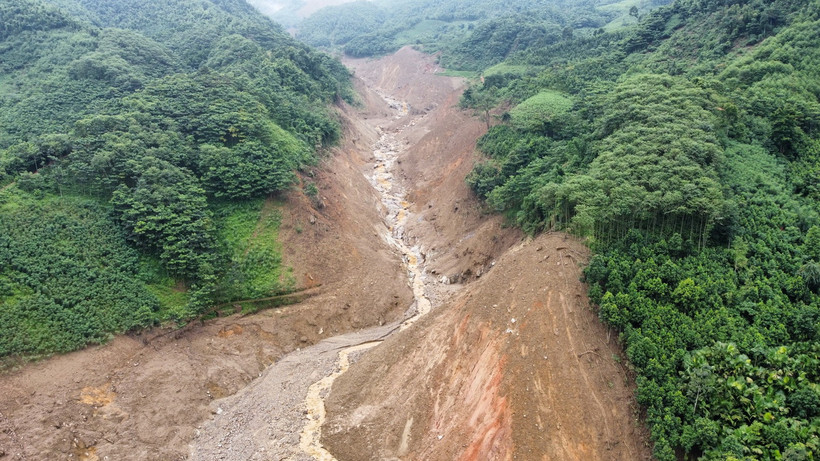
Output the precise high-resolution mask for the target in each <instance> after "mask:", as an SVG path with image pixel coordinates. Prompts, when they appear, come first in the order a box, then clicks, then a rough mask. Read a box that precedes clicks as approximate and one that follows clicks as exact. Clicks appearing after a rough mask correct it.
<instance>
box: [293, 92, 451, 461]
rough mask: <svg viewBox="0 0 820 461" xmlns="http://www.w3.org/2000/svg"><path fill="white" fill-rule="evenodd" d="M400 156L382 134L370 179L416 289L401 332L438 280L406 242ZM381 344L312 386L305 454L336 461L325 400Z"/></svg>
mask: <svg viewBox="0 0 820 461" xmlns="http://www.w3.org/2000/svg"><path fill="white" fill-rule="evenodd" d="M382 97H383V98H384V99H385V101H387V103H388V104H389V105H390V107H391V108H393V110H395V111H396V115H395V117H396V118H397V119H401V118H407V117H408V115H409V113H410V110H409V106H408V105H407V103H404V102H402V101H398V100H395V99H393V98H390V97H387V96H384V95H382ZM401 153H402V149H401V143H400V142H399V141H398V140H397V138H396V133H389V132H385V131H382V134H381V137H380V138H379V141H378V142H377V143H376V145H375V146H374V147H373V158H374V159H375V165H374V167H373V174H372V175H371V176H370V177H369V178H368V179H369V180H370V183H371V184H372V185H373V187H374V188H375V189H376V190H377V191H378V192H379V195H380V196H381V202H382V204H383V205H384V207H385V209H386V211H387V214H386V216H385V224H386V229H385V232H384V234H383V238H384V239H385V240H386V241H387V242H388V243H389V244H390V245H391V246H393V247H394V248H396V250H397V251H398V252H399V253H400V254H401V256H402V260H403V261H404V266H405V269H406V270H407V277H408V280H409V283H410V286H411V288H412V289H413V297H414V298H415V301H414V303H413V306H411V308H410V314H411V315H410V317H408V318H407V319H406V320H405V321H404V322H403V323H402V324H401V327H400V329H402V330H403V329H405V328H407V327H409V326H410V325H412V324H413V323H415V322H416V321H418V320H419V319H420V318H421V317H422V316H424V315H426V314H427V313H429V312H430V310H431V309H432V303H431V302H430V299H429V298H428V297H427V295H426V289H425V284H426V283H435V280H434V279H432V278H431V279H428V277H427V274H426V273H425V270H424V259H425V258H424V255H423V254H422V253H421V250H420V249H419V247H418V246H417V245H412V246H411V245H410V244H409V243H408V242H407V239H406V233H405V230H406V226H407V222H408V219H409V218H410V216H411V213H410V206H411V204H410V203H409V202H407V200H406V191H405V190H404V189H403V188H402V187H401V185H400V184H399V183H398V181H396V178H395V168H396V162H397V160H398V157H399V155H400V154H401ZM380 343H381V341H373V342H368V343H365V344H359V345H356V346H351V347H348V348H345V349H342V350H341V351H340V352H339V358H338V361H337V365H336V371H335V372H334V373H333V374H331V375H329V376H326V377H324V378H322V379H321V380H320V381H318V382H316V383H314V384H313V385H311V386H310V389H308V394H307V397H306V398H305V405H306V407H307V423H306V424H305V427H304V429H303V430H302V434H301V436H300V442H299V446H300V448H301V449H302V451H303V452H304V453H306V454H308V455H310V456H312V457H313V458H314V459H317V460H319V461H336V458H334V457H333V455H331V454H330V452H328V451H327V450H325V448H324V447H322V444H321V437H322V424H324V422H325V417H326V413H325V398H326V397H327V395H328V393H330V388H331V386H333V382H334V381H335V380H336V379H337V378H338V377H339V376H341V375H342V374H344V373H345V372H346V371H347V369H348V368H349V366H350V359H349V357H350V354H352V353H354V352H358V351H362V350H366V349H370V348H372V347H374V346H377V345H378V344H380Z"/></svg>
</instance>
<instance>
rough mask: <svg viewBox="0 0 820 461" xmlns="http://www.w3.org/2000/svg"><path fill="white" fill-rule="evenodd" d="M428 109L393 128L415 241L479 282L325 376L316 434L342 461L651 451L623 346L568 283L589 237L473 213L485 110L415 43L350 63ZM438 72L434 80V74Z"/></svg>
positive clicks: (455, 272)
mask: <svg viewBox="0 0 820 461" xmlns="http://www.w3.org/2000/svg"><path fill="white" fill-rule="evenodd" d="M348 65H349V66H351V67H352V68H354V69H355V71H356V75H357V76H358V77H359V78H361V79H362V80H364V81H365V82H367V83H368V86H370V87H371V88H374V89H376V90H377V91H378V92H379V93H380V94H383V95H387V96H389V97H390V98H393V99H396V100H401V101H406V102H408V103H409V104H410V107H411V110H410V112H411V114H413V113H417V114H421V115H423V117H421V118H420V119H418V120H417V121H414V122H411V123H410V124H409V126H407V125H402V121H401V120H399V121H398V122H397V123H396V124H394V125H393V126H390V127H388V129H392V130H394V131H395V132H396V133H397V134H398V135H399V136H400V137H401V138H402V139H404V142H405V143H406V144H407V145H408V146H409V147H408V149H407V151H406V152H405V153H404V155H403V156H402V157H401V172H402V179H403V180H404V184H405V186H406V187H407V189H408V192H409V193H408V197H409V198H410V201H411V202H413V203H414V206H413V207H412V209H411V210H412V212H413V216H414V217H417V219H414V220H412V222H413V224H411V225H410V226H408V234H409V237H410V238H411V239H414V240H416V241H417V242H419V244H420V245H421V247H422V248H423V249H424V252H425V253H426V255H427V263H428V268H429V269H431V270H433V271H436V272H438V273H439V274H444V275H445V278H446V279H447V280H448V281H465V280H471V279H475V278H476V277H481V276H482V274H486V275H484V276H483V278H481V279H480V280H478V281H476V282H475V283H473V284H471V285H469V286H468V287H467V288H465V289H464V290H462V292H461V294H460V295H459V296H458V297H456V299H454V300H451V301H450V302H446V303H445V304H444V305H443V306H442V307H440V308H438V309H437V310H436V311H434V313H433V314H431V315H430V316H428V317H427V318H425V319H423V320H422V321H420V322H419V323H417V324H415V325H414V326H413V327H411V328H410V329H408V330H406V331H403V332H401V333H398V334H396V335H395V336H393V337H391V338H390V339H388V340H387V341H386V342H385V343H384V344H383V345H381V346H380V347H378V348H375V349H374V350H373V351H372V352H370V353H368V354H367V355H366V356H365V357H364V358H363V359H362V361H361V362H360V363H357V364H355V365H354V366H353V367H352V368H351V369H350V371H349V372H348V373H346V374H344V375H342V376H341V377H340V378H338V380H337V381H336V382H335V383H334V386H333V389H332V391H331V394H330V397H329V399H328V401H327V412H328V415H329V416H328V423H327V424H326V426H325V428H324V431H323V434H324V436H323V439H322V441H323V443H324V445H325V446H326V448H327V449H328V450H329V451H330V452H331V453H333V454H334V455H335V457H336V458H337V459H339V460H365V459H373V460H376V459H412V460H455V459H463V460H474V459H526V460H536V459H562V460H571V459H577V460H595V459H599V460H614V459H624V460H633V459H649V458H650V454H649V453H650V450H649V449H648V448H647V443H646V440H645V434H643V430H642V429H641V428H640V427H641V425H640V424H639V422H638V416H637V415H638V409H637V407H636V405H635V403H634V400H633V398H632V389H631V388H630V385H629V379H628V378H627V375H626V372H625V370H624V369H623V368H622V366H621V365H620V356H619V353H620V351H619V347H618V346H617V345H616V343H615V340H614V339H611V338H610V335H609V332H608V331H607V330H606V329H605V328H604V327H603V326H602V325H601V324H600V322H599V321H598V319H597V316H596V315H595V314H594V312H592V310H591V308H590V306H589V302H588V299H587V297H586V287H584V286H583V284H582V283H581V282H580V281H579V279H580V276H581V265H582V264H584V263H585V262H586V259H587V253H586V249H585V247H584V246H583V245H582V244H580V243H579V242H576V241H574V240H572V239H568V238H567V237H565V236H560V235H555V234H553V235H544V236H541V237H539V238H538V239H536V240H534V241H531V240H530V241H527V242H525V243H522V244H520V245H517V246H515V247H514V248H513V249H511V250H510V251H508V252H506V253H505V254H504V255H503V256H502V257H500V258H498V259H497V260H496V258H495V256H496V255H498V254H499V253H500V252H501V251H502V250H505V249H507V248H509V247H510V245H511V240H510V239H511V238H512V239H520V235H519V234H516V233H511V232H510V231H509V230H505V229H501V226H500V222H499V221H498V220H497V219H498V218H487V217H486V216H482V213H481V211H480V204H479V203H477V202H476V200H475V199H474V198H473V197H472V195H471V194H470V193H469V191H468V190H467V188H466V185H465V183H464V177H465V176H466V174H467V173H468V172H469V170H470V168H471V167H472V164H473V162H472V152H473V150H474V143H475V139H476V138H477V137H478V136H479V135H480V134H481V133H483V129H482V125H483V124H482V123H481V122H478V121H477V120H475V119H474V118H471V117H469V114H466V113H464V112H461V111H458V110H456V109H454V108H453V106H454V105H455V104H456V103H457V100H458V99H457V98H458V96H459V94H460V91H459V90H456V91H453V90H452V89H451V88H448V87H447V86H445V85H443V84H442V83H441V81H442V80H443V79H441V77H434V76H432V75H431V74H432V72H433V71H435V65H434V64H433V63H432V62H431V61H430V60H429V58H424V57H422V56H420V55H418V53H416V52H414V51H413V50H410V49H407V48H405V49H403V50H401V51H399V52H398V53H396V55H394V56H391V57H387V58H384V59H382V60H379V61H351V62H348ZM435 79H439V80H438V82H437V81H436V80H435Z"/></svg>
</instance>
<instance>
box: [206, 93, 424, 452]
mask: <svg viewBox="0 0 820 461" xmlns="http://www.w3.org/2000/svg"><path fill="white" fill-rule="evenodd" d="M380 96H381V97H382V98H384V99H385V101H386V102H387V103H388V105H389V106H390V107H391V108H392V110H393V111H394V115H393V118H394V120H395V121H403V120H406V123H404V124H402V125H401V128H400V129H399V130H397V131H388V130H386V129H385V128H383V127H379V128H378V129H379V132H380V138H379V140H378V141H377V143H376V144H375V145H374V146H373V161H374V165H373V168H372V174H370V175H369V177H368V178H367V179H368V180H369V181H370V183H371V185H372V186H373V187H374V188H375V189H376V191H378V193H379V195H380V197H381V204H382V205H383V213H384V223H385V228H384V232H383V233H382V235H381V236H380V237H381V238H382V239H384V240H385V241H386V242H387V243H388V244H389V245H390V246H392V247H393V248H395V250H396V251H397V252H398V253H399V254H400V255H401V258H402V261H403V263H404V267H405V269H406V273H407V277H408V283H409V285H410V286H411V288H412V290H413V295H414V302H413V304H412V305H411V306H410V308H409V309H408V310H407V312H406V314H405V316H404V320H402V321H401V322H399V323H396V324H391V325H385V326H382V327H378V328H372V329H368V330H363V331H359V332H355V333H349V334H346V335H341V336H336V337H333V338H329V339H327V340H324V341H322V342H320V343H319V344H317V345H315V346H312V347H310V348H307V349H304V350H297V351H296V352H294V353H292V354H289V355H288V356H286V357H284V358H283V359H282V360H281V361H280V362H278V363H277V364H275V365H273V366H272V367H270V368H269V369H268V370H267V371H266V372H265V373H264V374H263V376H262V377H260V379H259V380H258V381H257V382H255V383H253V384H252V385H251V386H249V387H248V388H246V389H245V390H243V391H241V392H240V393H238V394H237V395H236V396H233V397H230V398H228V399H224V400H223V401H222V402H216V403H215V405H216V407H215V409H214V410H213V413H214V415H215V416H214V419H213V420H212V421H210V422H208V423H206V424H205V425H204V426H203V427H202V428H200V430H199V431H198V433H197V437H196V439H195V440H194V441H193V443H192V444H191V459H203V460H204V459H214V458H215V457H217V458H219V459H271V458H270V457H271V456H279V457H283V458H288V459H293V460H299V461H301V460H310V459H314V460H320V461H335V459H336V458H335V457H334V456H333V455H332V454H331V453H330V452H328V451H327V450H326V449H325V448H324V447H323V446H322V444H321V436H322V425H323V424H324V422H325V415H326V413H325V398H326V397H327V395H328V394H329V393H330V389H331V387H332V386H333V382H334V381H335V380H336V379H337V378H338V377H339V376H341V375H342V374H344V373H345V372H346V371H347V370H348V368H349V367H350V364H351V356H354V357H355V356H358V355H359V354H361V353H364V351H366V350H368V349H371V348H373V347H375V346H377V345H379V344H380V343H381V342H382V341H383V340H384V339H385V338H387V337H388V336H390V335H391V334H393V333H395V332H397V331H400V330H403V329H405V328H408V327H409V326H411V325H412V324H413V323H415V322H416V321H418V320H419V319H420V318H421V317H422V316H424V315H425V314H427V313H429V312H430V311H431V309H432V307H433V306H432V303H431V301H430V297H428V295H427V293H428V292H429V291H430V290H433V289H434V288H435V285H436V283H437V281H436V279H435V277H431V276H428V274H426V272H425V267H424V261H425V255H424V254H423V253H422V252H421V250H420V248H419V246H418V245H413V244H411V243H410V242H409V241H408V239H407V236H406V233H405V229H406V225H407V223H408V221H409V220H410V219H411V217H412V215H411V213H410V208H411V203H409V202H408V201H407V200H406V191H405V190H404V189H403V188H402V186H401V185H400V184H399V182H398V181H397V180H396V177H395V167H396V164H397V162H398V161H399V157H400V155H401V154H402V153H403V152H404V147H403V144H402V143H401V142H400V141H399V140H398V138H397V136H398V135H399V134H401V130H402V129H404V128H406V127H408V126H410V125H411V124H412V123H415V121H417V118H419V117H423V116H419V117H416V118H411V117H410V110H409V105H408V104H407V103H405V102H402V101H398V100H395V99H393V98H391V97H389V96H386V95H383V94H381V95H380ZM317 378H318V379H317ZM266 389H270V390H266ZM282 391H286V392H282ZM259 395H265V396H266V398H267V397H269V396H270V397H271V398H270V401H265V402H263V401H261V400H264V399H259V398H258V396H259ZM298 395H304V396H305V397H304V400H303V401H301V402H298V401H293V396H298ZM254 396H256V397H254ZM259 415H261V416H259ZM260 418H261V419H262V420H263V421H264V422H263V423H261V424H260V422H259V421H258V420H259V419H260ZM246 427H267V430H266V431H260V430H256V431H253V432H251V433H248V431H245V430H244V429H245V428H246ZM297 435H298V439H297ZM276 459H279V458H276Z"/></svg>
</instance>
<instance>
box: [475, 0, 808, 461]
mask: <svg viewBox="0 0 820 461" xmlns="http://www.w3.org/2000/svg"><path fill="white" fill-rule="evenodd" d="M819 50H820V3H818V2H816V1H809V0H777V1H772V2H763V1H759V0H728V1H717V0H713V1H710V0H677V1H675V2H674V3H672V4H671V5H669V6H666V7H661V8H659V9H657V10H654V11H652V12H649V13H645V14H642V15H641V17H640V21H639V23H638V24H637V25H635V26H632V27H628V28H622V29H619V30H614V31H612V32H607V31H604V30H601V31H595V32H593V33H592V34H589V35H585V36H576V37H573V38H572V39H569V40H563V41H560V42H557V43H554V44H549V45H546V46H543V47H538V46H533V47H529V48H527V49H524V50H520V51H517V52H515V53H512V54H511V55H508V56H506V59H505V60H504V61H503V63H502V64H500V65H498V66H495V67H493V68H490V69H488V70H487V71H485V73H484V76H483V80H482V81H476V82H475V83H474V84H473V85H472V86H471V87H470V88H469V89H468V90H467V91H466V92H465V93H464V96H463V98H462V105H463V106H464V107H468V108H472V109H474V110H475V111H476V113H477V114H480V115H481V116H482V117H485V118H486V119H487V122H488V124H492V125H494V126H492V128H491V129H490V130H489V132H488V133H487V134H486V135H485V136H484V137H483V138H481V139H480V141H479V143H478V148H479V150H480V151H481V152H482V153H483V157H484V159H483V160H482V161H480V162H479V163H478V164H477V165H476V167H475V169H474V170H473V172H472V173H471V174H470V176H469V177H468V182H469V184H470V186H471V187H472V188H473V190H474V191H475V192H476V194H478V195H479V196H481V197H482V198H484V199H485V200H486V203H487V206H488V207H489V208H491V209H493V210H496V211H498V212H501V213H505V214H506V215H507V216H508V217H509V219H510V221H512V222H514V223H516V224H517V225H519V226H521V227H523V228H524V229H526V230H527V231H529V232H531V233H537V232H544V231H549V230H553V229H560V230H565V231H568V232H571V233H573V234H575V235H578V236H581V237H583V238H586V239H587V241H588V242H589V244H590V246H591V247H592V248H593V250H594V251H595V253H596V255H595V256H594V258H593V259H592V261H591V262H590V264H589V267H588V268H587V269H586V280H587V282H588V283H589V287H590V298H591V299H592V301H593V303H594V304H595V305H596V306H597V309H598V310H599V314H600V317H601V318H602V319H603V320H604V321H605V322H607V323H608V324H609V325H611V326H612V327H614V328H615V329H617V330H618V331H619V332H620V339H621V341H622V342H623V344H624V346H625V349H626V355H627V357H628V359H629V365H630V367H631V368H632V369H634V371H635V373H636V381H637V399H638V402H639V403H640V404H641V405H643V406H644V407H645V408H646V419H647V422H648V424H649V427H650V429H651V433H652V439H653V441H654V453H655V455H656V456H657V458H658V459H661V460H672V459H720V460H752V459H773V460H781V459H782V460H809V459H816V458H817V456H818V455H819V454H820V438H818V437H820V383H818V380H819V379H820V217H819V216H820V215H819V214H818V213H820V205H818V204H820V125H818V120H820V74H818V72H820V54H818V51H819Z"/></svg>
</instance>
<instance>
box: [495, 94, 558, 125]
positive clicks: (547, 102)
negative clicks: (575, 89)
mask: <svg viewBox="0 0 820 461" xmlns="http://www.w3.org/2000/svg"><path fill="white" fill-rule="evenodd" d="M570 109H572V99H570V98H568V97H566V96H565V95H563V94H561V93H559V92H557V91H542V92H540V93H538V94H536V95H535V96H533V97H531V98H529V99H527V100H525V101H523V102H522V103H521V104H519V105H517V106H515V108H513V109H512V110H511V111H510V116H511V117H512V120H511V123H512V125H513V126H514V127H515V128H516V129H519V130H522V131H544V130H545V129H546V128H547V126H548V125H550V124H551V123H552V122H554V121H555V119H557V118H559V117H561V116H563V115H564V114H566V113H567V112H569V110H570Z"/></svg>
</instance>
